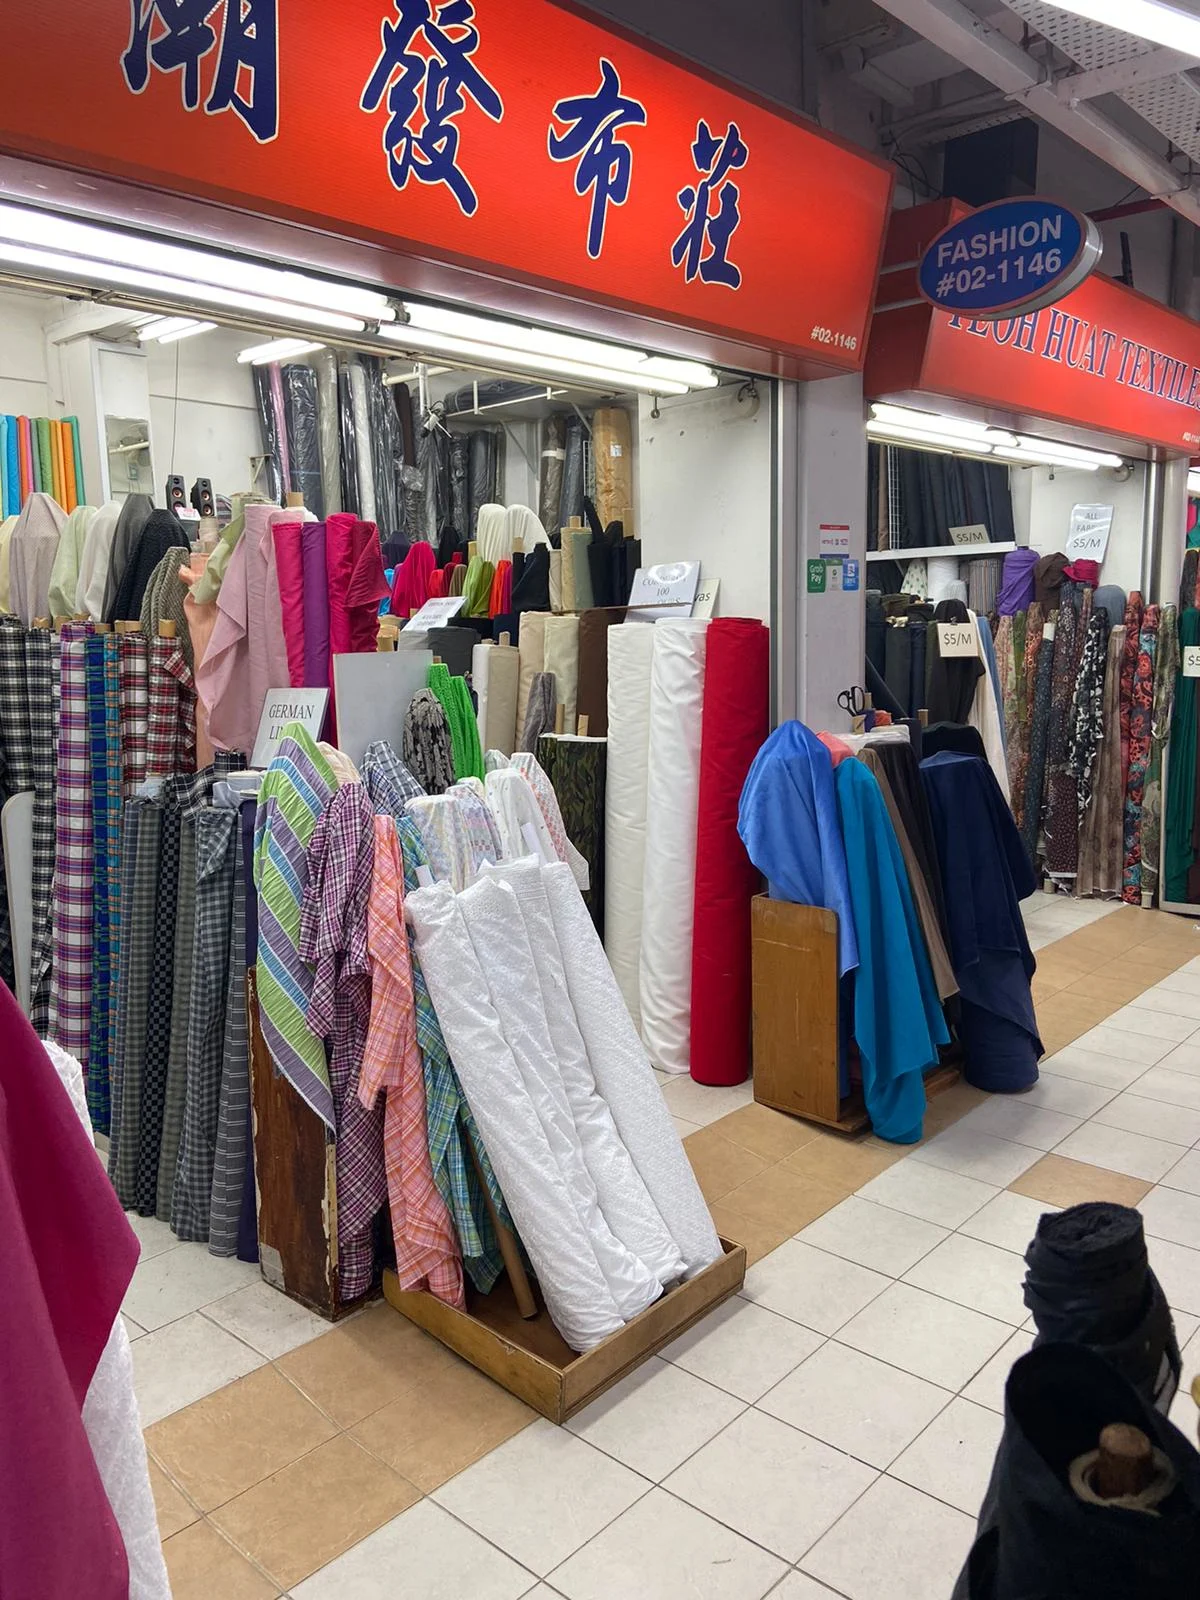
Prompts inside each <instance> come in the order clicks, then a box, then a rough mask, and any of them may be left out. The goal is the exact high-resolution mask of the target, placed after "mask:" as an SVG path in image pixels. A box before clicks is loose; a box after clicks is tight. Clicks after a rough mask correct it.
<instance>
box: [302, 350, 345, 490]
mask: <svg viewBox="0 0 1200 1600" xmlns="http://www.w3.org/2000/svg"><path fill="white" fill-rule="evenodd" d="M309 364H310V365H311V367H312V369H313V371H314V372H315V373H316V376H317V436H318V441H319V444H320V450H321V493H322V496H323V500H324V506H325V510H324V511H323V512H322V514H321V515H322V517H332V516H334V515H336V513H337V512H339V511H340V510H341V509H342V465H341V458H342V447H341V437H340V428H339V421H338V390H337V357H336V356H335V355H334V353H333V351H332V350H314V352H313V353H312V355H311V356H310V357H309ZM320 520H321V519H320V518H318V521H320Z"/></svg>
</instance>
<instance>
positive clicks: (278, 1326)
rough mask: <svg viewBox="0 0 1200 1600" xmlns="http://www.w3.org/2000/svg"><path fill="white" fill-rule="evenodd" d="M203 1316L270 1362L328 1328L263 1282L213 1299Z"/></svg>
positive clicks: (319, 1318)
mask: <svg viewBox="0 0 1200 1600" xmlns="http://www.w3.org/2000/svg"><path fill="white" fill-rule="evenodd" d="M204 1315H205V1316H206V1317H211V1318H212V1320H213V1321H214V1322H215V1323H216V1324H217V1325H218V1327H222V1328H225V1329H227V1330H228V1332H230V1333H233V1334H236V1335H237V1337H238V1338H239V1339H243V1340H245V1342H246V1343H247V1344H248V1345H252V1346H253V1347H254V1349H255V1350H259V1351H261V1352H262V1354H263V1355H264V1356H266V1357H267V1358H268V1359H269V1360H272V1361H274V1360H275V1359H276V1358H277V1357H279V1356H283V1355H286V1354H287V1352H288V1351H289V1350H295V1349H296V1348H297V1347H298V1346H300V1345H302V1344H307V1343H308V1341H309V1340H310V1339H317V1338H320V1336H321V1334H323V1333H328V1332H329V1329H330V1324H329V1323H328V1322H326V1321H325V1319H324V1318H323V1317H318V1316H317V1315H316V1313H315V1312H312V1311H309V1310H308V1309H307V1307H305V1306H301V1305H297V1304H296V1302H295V1301H294V1300H289V1299H288V1297H287V1295H285V1294H282V1293H281V1292H280V1291H279V1290H278V1289H273V1288H272V1287H271V1285H270V1284H269V1283H266V1282H263V1281H260V1282H258V1283H248V1284H247V1285H246V1287H245V1288H244V1289H236V1290H234V1292H233V1294H227V1295H226V1296H225V1297H224V1299H222V1300H214V1301H213V1303H212V1304H211V1305H208V1306H205V1308H204Z"/></svg>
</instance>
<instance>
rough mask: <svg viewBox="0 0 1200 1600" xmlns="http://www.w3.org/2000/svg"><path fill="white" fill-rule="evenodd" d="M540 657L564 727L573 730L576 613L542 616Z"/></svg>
mask: <svg viewBox="0 0 1200 1600" xmlns="http://www.w3.org/2000/svg"><path fill="white" fill-rule="evenodd" d="M543 661H544V665H545V669H546V671H547V672H551V673H553V674H554V698H555V703H556V706H562V708H563V728H564V731H565V732H567V733H574V732H575V718H576V715H577V708H578V698H579V618H578V617H548V618H547V619H546V639H545V648H544V653H543ZM530 748H532V746H531V747H530Z"/></svg>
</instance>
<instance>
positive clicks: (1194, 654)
mask: <svg viewBox="0 0 1200 1600" xmlns="http://www.w3.org/2000/svg"><path fill="white" fill-rule="evenodd" d="M1183 675H1184V677H1185V678H1200V644H1185V645H1184V647H1183Z"/></svg>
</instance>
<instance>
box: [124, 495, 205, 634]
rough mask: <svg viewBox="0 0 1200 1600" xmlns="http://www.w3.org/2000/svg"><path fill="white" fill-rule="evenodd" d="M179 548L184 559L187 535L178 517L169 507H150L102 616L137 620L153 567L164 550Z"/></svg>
mask: <svg viewBox="0 0 1200 1600" xmlns="http://www.w3.org/2000/svg"><path fill="white" fill-rule="evenodd" d="M180 550H181V551H183V553H184V555H183V559H185V560H186V557H187V550H188V539H187V534H186V533H184V531H183V525H182V523H181V522H180V521H179V518H178V517H176V516H175V514H174V513H173V512H171V511H152V512H151V513H150V515H149V516H148V517H147V518H146V522H145V526H144V527H143V528H142V531H141V534H140V536H139V537H138V540H137V543H136V544H135V545H134V547H133V549H132V551H131V552H130V556H129V561H128V563H127V564H126V567H125V571H124V573H123V574H122V577H121V581H120V583H119V584H118V585H117V591H116V593H115V595H114V596H113V601H112V605H111V607H110V608H109V610H108V611H107V612H106V613H105V616H106V620H107V621H109V622H115V621H131V622H137V621H138V620H139V619H140V617H141V614H142V601H143V600H144V599H145V597H146V588H147V586H148V584H149V582H150V579H151V577H152V576H153V574H154V570H155V568H156V567H157V566H158V564H159V563H160V562H161V561H162V560H163V558H164V557H165V556H166V555H167V554H168V552H170V551H180Z"/></svg>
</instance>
